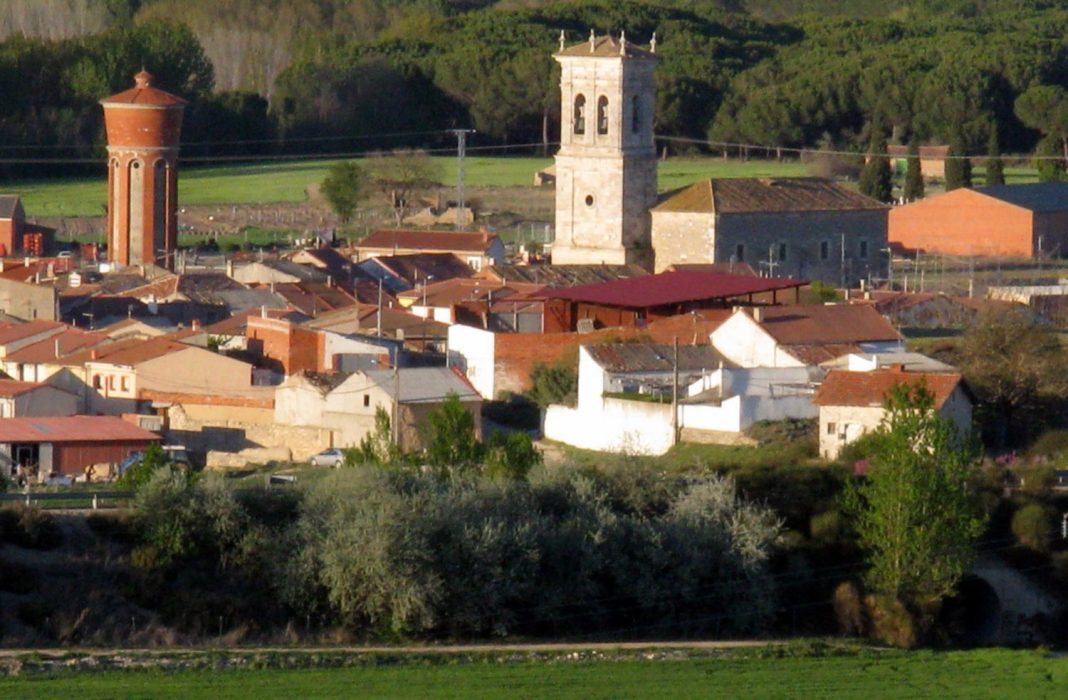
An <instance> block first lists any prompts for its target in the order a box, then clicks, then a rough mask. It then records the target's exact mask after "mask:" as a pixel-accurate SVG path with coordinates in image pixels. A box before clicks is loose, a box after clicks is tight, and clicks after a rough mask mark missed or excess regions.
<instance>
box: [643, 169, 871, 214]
mask: <svg viewBox="0 0 1068 700" xmlns="http://www.w3.org/2000/svg"><path fill="white" fill-rule="evenodd" d="M887 208H888V207H887V205H885V204H883V203H882V202H879V201H876V200H874V199H872V198H870V197H865V196H864V195H862V194H860V193H859V192H856V191H854V190H851V189H849V188H848V187H845V186H843V185H840V184H838V183H837V182H834V181H832V180H825V179H823V178H817V177H779V178H712V179H711V180H702V181H701V182H698V183H695V184H693V185H690V186H689V187H687V188H685V189H683V190H681V191H680V192H679V193H678V194H675V195H672V196H669V197H668V198H667V199H666V200H664V201H663V202H662V203H660V204H658V205H657V206H656V207H655V208H654V209H653V211H654V212H658V211H662V212H703V213H710V214H711V213H717V214H731V213H760V212H769V213H770V212H799V211H855V210H872V209H887Z"/></svg>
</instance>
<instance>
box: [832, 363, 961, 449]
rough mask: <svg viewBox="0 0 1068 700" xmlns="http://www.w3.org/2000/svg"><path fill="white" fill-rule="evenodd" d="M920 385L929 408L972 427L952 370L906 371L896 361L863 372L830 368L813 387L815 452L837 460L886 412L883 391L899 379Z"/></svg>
mask: <svg viewBox="0 0 1068 700" xmlns="http://www.w3.org/2000/svg"><path fill="white" fill-rule="evenodd" d="M921 383H922V384H924V385H925V386H926V387H927V389H928V391H930V392H931V394H932V395H933V397H934V410H935V411H937V412H938V413H939V415H941V416H942V417H944V418H947V419H949V420H950V421H951V422H952V423H953V424H954V425H955V426H956V428H957V430H959V431H960V432H961V434H968V433H969V432H970V431H971V428H972V396H971V391H970V390H969V389H968V386H967V384H965V383H964V379H963V377H961V375H960V374H959V373H957V372H942V373H932V372H907V371H905V369H904V368H903V367H902V366H901V365H897V366H895V367H888V368H883V369H876V370H872V371H867V372H850V371H846V370H833V371H831V372H830V373H828V374H827V377H826V378H825V379H824V380H823V384H821V385H820V388H819V391H817V392H816V405H818V406H819V409H820V428H819V432H820V454H821V455H822V456H823V457H824V459H837V457H838V455H839V453H840V452H841V451H842V448H843V447H845V446H846V445H848V444H849V443H851V442H854V441H856V440H857V439H858V438H860V437H861V436H862V435H864V434H866V433H868V432H871V431H872V430H874V429H875V428H877V427H878V426H879V424H880V423H882V421H883V418H884V417H885V416H886V408H885V402H886V396H887V393H888V392H889V391H890V389H891V388H892V387H894V386H896V385H899V384H906V385H908V386H910V387H913V386H916V385H918V384H921Z"/></svg>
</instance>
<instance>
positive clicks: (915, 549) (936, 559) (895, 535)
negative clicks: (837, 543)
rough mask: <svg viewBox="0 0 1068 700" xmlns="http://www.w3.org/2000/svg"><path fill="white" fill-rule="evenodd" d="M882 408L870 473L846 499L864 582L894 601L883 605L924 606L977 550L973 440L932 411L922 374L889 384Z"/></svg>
mask: <svg viewBox="0 0 1068 700" xmlns="http://www.w3.org/2000/svg"><path fill="white" fill-rule="evenodd" d="M886 409H887V412H886V417H885V418H884V419H883V422H882V424H880V426H879V427H878V428H877V429H876V430H875V431H874V432H875V433H876V435H877V436H878V438H877V441H876V442H875V443H874V444H875V449H874V450H873V451H872V453H871V457H870V460H871V463H870V465H869V467H868V471H867V479H866V480H865V481H863V482H860V483H857V484H855V485H853V486H852V488H850V489H849V490H848V491H847V493H846V496H847V497H846V506H847V511H848V512H849V513H850V514H851V516H852V520H853V526H854V528H855V530H856V532H857V535H858V540H859V544H860V545H861V547H862V548H864V549H865V550H866V551H867V552H868V564H869V569H868V571H867V573H866V574H865V581H866V583H867V585H868V588H869V589H870V590H871V591H872V592H873V593H874V594H875V595H876V597H878V598H885V599H887V600H889V601H892V602H894V601H896V602H894V604H893V605H890V606H889V608H888V609H891V608H894V606H895V605H896V604H897V602H900V603H904V604H905V605H909V606H915V607H916V608H919V609H923V608H925V607H926V606H929V605H932V604H935V603H937V602H938V601H940V600H941V599H942V598H944V597H945V596H948V595H950V594H951V593H952V592H953V590H954V588H955V586H956V585H957V583H958V582H959V581H960V579H961V577H962V576H963V575H964V573H965V572H966V571H967V570H968V567H969V566H970V564H971V561H972V559H973V558H974V556H975V542H976V540H977V538H978V537H979V535H980V534H981V533H982V531H983V517H982V516H981V514H980V512H979V503H978V499H977V495H976V490H975V488H974V482H975V480H976V478H977V476H978V471H977V456H978V455H977V449H976V447H977V446H976V445H975V444H974V443H973V442H972V441H971V440H970V439H968V438H967V437H965V436H960V435H958V434H957V432H956V429H955V428H954V426H953V424H952V423H950V422H949V421H948V420H947V419H945V418H942V417H941V416H939V415H938V413H936V412H935V410H934V398H933V395H932V394H931V392H930V391H929V390H928V389H927V387H926V385H925V384H924V383H923V382H918V383H916V384H914V385H913V386H911V387H910V386H909V385H907V384H898V385H896V386H895V387H893V388H892V389H891V390H890V391H889V392H888V395H887V397H886ZM891 617H893V616H892V615H891Z"/></svg>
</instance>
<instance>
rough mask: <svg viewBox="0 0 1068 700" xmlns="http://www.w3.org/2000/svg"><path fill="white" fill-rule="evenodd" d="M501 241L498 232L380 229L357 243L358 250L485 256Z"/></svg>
mask: <svg viewBox="0 0 1068 700" xmlns="http://www.w3.org/2000/svg"><path fill="white" fill-rule="evenodd" d="M496 240H497V234H495V233H483V232H480V231H474V232H472V231H412V230H404V229H379V230H378V231H375V232H373V233H371V234H370V235H368V236H367V237H366V238H364V239H362V240H361V241H359V242H358V243H357V244H356V246H355V247H356V249H357V250H367V249H374V250H391V249H397V250H423V251H427V252H444V253H448V252H452V251H460V252H465V253H484V252H485V251H487V250H489V247H490V246H491V245H493V243H494V241H496Z"/></svg>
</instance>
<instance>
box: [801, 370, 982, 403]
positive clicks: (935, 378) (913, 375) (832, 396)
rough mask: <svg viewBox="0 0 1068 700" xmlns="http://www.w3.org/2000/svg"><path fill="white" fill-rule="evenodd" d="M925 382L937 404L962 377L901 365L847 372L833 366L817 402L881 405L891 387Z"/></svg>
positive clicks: (956, 374) (947, 395)
mask: <svg viewBox="0 0 1068 700" xmlns="http://www.w3.org/2000/svg"><path fill="white" fill-rule="evenodd" d="M921 381H922V382H924V383H925V384H926V385H927V389H928V390H929V391H930V392H931V393H932V394H934V401H935V408H936V409H939V408H941V407H942V406H943V405H945V403H946V401H947V400H948V399H949V397H950V395H951V394H952V393H953V390H954V389H956V388H957V387H958V386H959V385H960V384H961V381H962V378H961V375H960V374H958V373H956V372H946V373H931V372H903V371H901V370H900V369H885V370H874V371H871V372H847V371H845V370H832V371H831V372H829V373H828V374H827V377H826V378H825V379H824V380H823V384H821V385H820V388H819V391H817V392H816V398H815V403H816V405H818V406H882V405H883V402H884V401H885V400H886V394H887V392H888V391H890V389H891V387H893V386H896V385H898V384H907V385H909V386H910V387H911V386H915V385H916V384H919V383H920V382H921Z"/></svg>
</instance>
